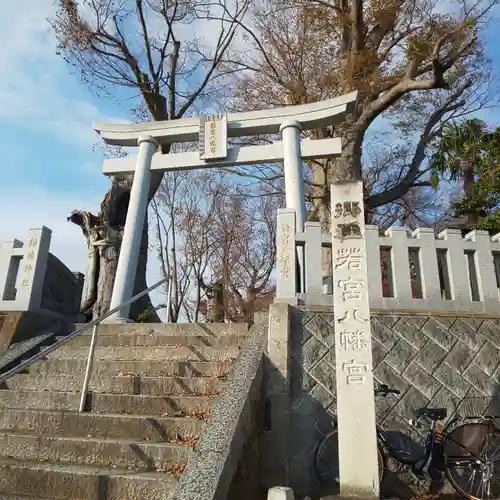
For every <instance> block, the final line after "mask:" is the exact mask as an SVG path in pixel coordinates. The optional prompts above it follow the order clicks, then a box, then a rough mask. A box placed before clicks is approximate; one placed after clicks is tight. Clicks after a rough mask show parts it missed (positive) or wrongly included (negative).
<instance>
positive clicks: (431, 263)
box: [413, 227, 442, 309]
mask: <svg viewBox="0 0 500 500" xmlns="http://www.w3.org/2000/svg"><path fill="white" fill-rule="evenodd" d="M413 236H414V237H415V238H416V239H417V240H418V242H419V250H418V262H419V266H420V277H421V285H422V298H423V299H424V300H425V301H426V303H427V307H429V308H430V309H440V308H441V307H442V298H441V283H440V281H439V268H438V261H437V252H436V237H435V235H434V229H432V228H430V227H420V228H418V229H415V231H413Z"/></svg>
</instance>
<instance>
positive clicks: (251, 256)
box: [213, 185, 281, 323]
mask: <svg viewBox="0 0 500 500" xmlns="http://www.w3.org/2000/svg"><path fill="white" fill-rule="evenodd" d="M249 191H250V189H249V187H248V186H245V185H243V186H239V187H238V188H237V189H231V190H228V191H226V192H222V193H221V194H220V196H219V199H218V200H217V204H216V207H215V216H214V231H215V233H216V237H215V240H216V241H217V242H218V245H217V246H216V251H215V254H214V262H213V267H214V272H215V275H216V276H217V277H218V278H219V280H218V281H219V282H220V283H222V284H223V287H224V309H225V318H226V320H227V321H231V322H237V321H244V322H248V323H252V322H253V316H254V313H255V312H257V311H259V310H262V309H265V308H267V307H268V306H269V303H270V301H272V299H273V297H274V285H273V282H272V279H271V277H272V272H273V269H274V264H275V260H276V247H275V239H276V209H277V207H278V206H279V205H280V202H281V198H280V197H278V196H275V195H274V194H269V193H266V192H265V190H261V191H260V193H259V194H260V196H255V197H252V196H251V193H250V192H249ZM249 195H250V196H249Z"/></svg>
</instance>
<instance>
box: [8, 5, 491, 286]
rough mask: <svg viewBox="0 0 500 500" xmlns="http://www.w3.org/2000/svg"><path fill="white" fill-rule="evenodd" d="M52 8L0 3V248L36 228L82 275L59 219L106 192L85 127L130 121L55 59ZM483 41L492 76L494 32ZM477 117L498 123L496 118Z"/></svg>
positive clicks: (70, 234) (66, 226) (73, 231)
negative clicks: (47, 234) (50, 234)
mask: <svg viewBox="0 0 500 500" xmlns="http://www.w3.org/2000/svg"><path fill="white" fill-rule="evenodd" d="M52 9H53V7H52V0H16V1H15V2H13V1H5V0H4V1H3V2H2V6H1V11H0V12H1V14H2V15H1V16H0V47H1V50H0V67H1V68H2V78H1V79H0V132H1V133H0V157H1V158H2V164H1V165H2V166H1V167H0V168H1V176H0V179H1V180H0V214H1V215H0V241H1V240H11V239H13V238H18V239H21V240H24V239H25V233H26V232H27V230H28V229H29V228H32V227H40V226H41V225H42V224H43V225H45V226H47V227H49V228H51V229H52V230H53V238H52V247H51V248H52V252H53V253H54V254H56V255H57V256H58V257H59V258H60V259H61V260H62V261H63V262H64V263H66V265H68V267H70V268H71V269H72V270H75V271H76V270H78V271H82V272H84V270H85V263H86V256H87V248H86V245H85V240H84V238H83V236H82V235H81V232H80V229H79V228H77V227H76V226H74V225H72V224H70V223H67V222H66V217H67V216H68V215H69V213H70V212H71V211H72V210H73V209H76V208H84V209H87V210H91V211H94V212H97V211H98V208H99V204H100V202H101V200H102V197H103V194H104V193H105V191H106V189H107V187H108V180H107V178H106V177H104V176H103V175H102V173H101V167H102V154H101V153H100V152H99V151H95V150H94V148H93V146H94V145H95V144H96V143H97V142H98V137H97V135H96V134H95V132H94V131H93V129H92V122H93V121H117V120H124V119H128V118H130V117H129V116H127V115H126V114H125V112H124V111H123V109H121V107H120V106H118V105H117V104H116V103H113V102H110V101H108V100H106V99H98V98H96V97H94V96H93V95H92V94H91V92H90V91H89V90H88V89H87V88H86V87H85V86H84V85H82V84H80V82H79V79H78V76H77V75H71V74H70V72H69V71H68V67H67V66H66V65H65V63H64V62H63V60H62V58H60V57H59V56H57V55H56V48H55V40H54V38H53V35H52V33H51V31H50V28H49V26H48V24H47V23H46V22H45V19H46V18H47V17H49V16H50V15H51V14H52V12H53V10H52ZM487 38H488V40H487V42H488V44H487V50H488V55H489V56H490V57H491V58H492V59H493V60H494V63H495V67H496V68H495V69H496V71H497V72H498V73H499V74H500V34H499V33H498V30H493V29H491V30H490V33H488V37H487ZM484 117H485V118H487V119H488V120H489V121H491V122H495V123H497V122H500V113H497V112H496V111H489V112H487V113H486V114H485V115H484ZM154 266H155V267H156V266H157V263H156V262H155V263H154ZM148 274H149V275H150V276H156V275H157V271H156V270H150V272H148Z"/></svg>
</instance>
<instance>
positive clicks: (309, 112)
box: [94, 92, 357, 322]
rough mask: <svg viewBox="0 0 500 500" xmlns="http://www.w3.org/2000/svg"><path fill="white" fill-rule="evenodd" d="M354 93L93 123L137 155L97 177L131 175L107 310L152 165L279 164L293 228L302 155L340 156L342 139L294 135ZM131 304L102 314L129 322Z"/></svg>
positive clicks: (126, 292)
mask: <svg viewBox="0 0 500 500" xmlns="http://www.w3.org/2000/svg"><path fill="white" fill-rule="evenodd" d="M356 99H357V92H351V93H349V94H345V95H343V96H340V97H336V98H334V99H329V100H325V101H320V102H315V103H310V104H301V105H297V106H287V107H283V108H274V109H266V110H262V111H250V112H246V113H229V114H228V115H218V116H202V117H194V118H182V119H180V120H171V121H161V122H151V123H144V124H143V123H141V124H130V125H129V124H105V123H96V124H94V129H95V130H96V132H97V133H98V134H99V135H100V136H101V138H102V139H103V140H104V142H106V143H107V144H110V145H115V146H138V147H139V150H138V154H137V156H130V157H127V158H122V159H112V160H105V161H104V169H103V171H104V174H105V175H116V174H132V173H133V174H134V181H133V184H132V189H131V192H130V202H129V206H128V212H127V219H126V222H125V228H124V233H123V239H122V245H121V250H120V256H119V258H118V267H117V272H116V279H115V283H114V286H113V295H112V298H111V305H110V308H111V309H112V308H114V307H117V306H119V305H120V304H121V303H123V302H124V301H126V300H127V299H129V298H130V297H131V296H132V293H133V288H134V280H135V273H136V269H137V260H138V257H139V248H140V242H141V237H142V230H143V225H144V219H145V215H146V211H147V206H148V193H149V187H150V180H151V171H152V170H160V171H167V170H189V169H198V168H213V167H229V166H237V165H252V164H258V163H270V162H278V161H283V165H284V177H285V194H286V206H287V208H293V209H294V210H295V213H296V224H297V228H296V230H298V231H302V230H303V227H304V222H305V197H304V179H303V172H302V160H310V159H315V158H331V157H334V156H338V155H340V153H341V151H342V147H341V139H340V138H333V139H318V140H311V139H303V140H301V139H300V132H301V131H302V130H310V129H314V128H319V127H325V126H328V125H335V124H337V123H340V122H342V121H344V120H345V118H346V116H347V114H348V113H352V112H353V111H354V108H355V105H356ZM278 132H279V133H281V136H282V139H283V140H282V141H278V142H275V143H273V144H269V145H264V146H244V147H232V148H229V147H228V144H227V139H228V137H243V136H253V135H258V134H277V133H278ZM190 141H191V142H193V141H199V151H198V152H186V153H170V154H166V155H163V154H161V153H159V152H157V151H158V146H159V145H160V144H173V143H176V142H190ZM129 310H130V306H128V307H124V308H122V309H121V310H120V311H119V312H118V313H115V315H113V316H111V317H110V318H109V320H110V321H112V322H125V321H128V316H129Z"/></svg>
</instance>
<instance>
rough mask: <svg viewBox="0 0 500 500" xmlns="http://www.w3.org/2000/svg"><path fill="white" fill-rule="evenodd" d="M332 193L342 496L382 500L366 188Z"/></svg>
mask: <svg viewBox="0 0 500 500" xmlns="http://www.w3.org/2000/svg"><path fill="white" fill-rule="evenodd" d="M331 189H332V191H331V199H332V201H333V205H332V212H333V213H332V259H333V306H334V314H335V358H336V379H337V416H338V427H339V438H338V443H339V473H340V494H341V496H349V497H353V496H355V497H358V498H378V496H379V477H378V456H377V438H376V431H375V401H374V393H373V374H372V366H373V365H372V347H371V329H370V306H369V300H368V282H367V265H366V262H367V260H366V243H365V238H364V233H365V231H364V228H365V224H364V207H363V185H362V183H361V182H345V183H338V184H334V185H332V188H331Z"/></svg>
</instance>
